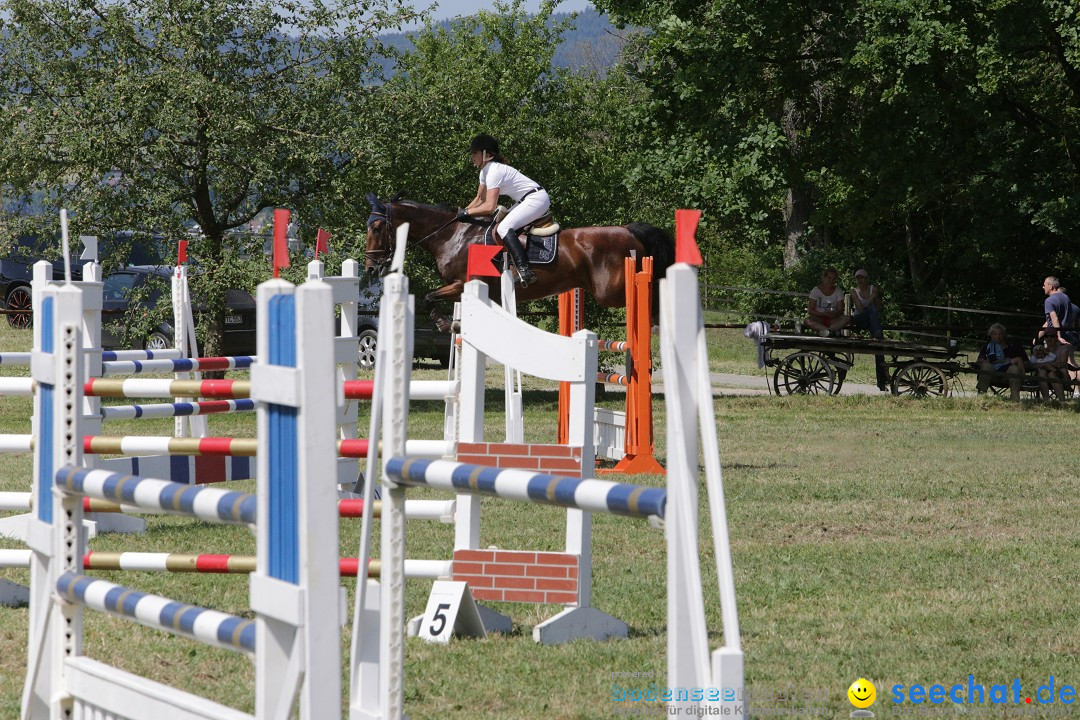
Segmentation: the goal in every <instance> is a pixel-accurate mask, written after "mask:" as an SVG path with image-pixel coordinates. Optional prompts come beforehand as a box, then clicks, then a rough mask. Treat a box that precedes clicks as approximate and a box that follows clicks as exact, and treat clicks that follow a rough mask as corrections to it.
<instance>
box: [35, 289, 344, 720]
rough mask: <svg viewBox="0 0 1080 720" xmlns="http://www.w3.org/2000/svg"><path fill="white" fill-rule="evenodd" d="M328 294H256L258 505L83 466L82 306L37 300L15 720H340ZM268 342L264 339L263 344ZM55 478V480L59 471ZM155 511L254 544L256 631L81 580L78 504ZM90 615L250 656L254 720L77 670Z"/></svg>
mask: <svg viewBox="0 0 1080 720" xmlns="http://www.w3.org/2000/svg"><path fill="white" fill-rule="evenodd" d="M331 298H332V296H331V293H330V288H329V286H327V285H325V284H324V283H321V282H312V283H307V284H305V286H304V287H302V288H299V289H294V288H293V287H292V286H291V285H289V284H288V283H285V282H283V281H272V282H270V283H265V284H264V285H263V286H261V287H260V289H259V323H260V328H259V346H260V347H259V350H260V357H261V358H265V360H262V361H260V362H259V363H256V364H255V365H254V366H253V367H252V375H253V380H252V383H251V387H250V390H251V395H252V399H253V400H255V402H256V404H257V408H258V410H257V412H258V432H257V437H258V439H259V443H260V445H261V446H262V448H263V449H264V450H265V451H264V452H260V454H259V460H258V473H257V493H256V494H255V495H254V496H252V495H248V494H245V493H237V492H231V491H226V490H220V489H216V488H208V487H200V486H191V485H185V484H182V483H174V482H170V481H166V480H158V479H153V478H142V477H131V476H123V475H118V474H116V473H112V472H108V471H104V470H95V469H88V468H85V467H83V466H82V438H81V437H79V433H78V432H75V431H74V430H75V429H76V428H78V421H79V413H80V410H81V404H82V389H83V383H82V378H83V372H82V367H81V365H82V362H83V359H84V356H83V353H82V352H81V350H80V346H81V341H80V338H79V319H80V315H81V300H82V293H81V292H80V290H79V289H78V288H76V287H74V286H72V285H70V284H69V285H65V286H62V287H50V288H48V289H46V290H45V291H44V298H43V310H44V312H43V313H42V316H43V323H41V326H42V331H43V332H44V333H45V342H43V343H42V344H41V345H40V346H39V347H40V348H41V349H40V350H38V351H35V354H34V359H33V364H32V370H33V374H34V378H35V380H36V382H37V386H38V402H39V406H40V409H41V415H40V418H41V419H40V423H39V429H40V441H39V442H38V443H37V447H36V448H35V453H34V462H35V478H36V486H35V489H34V496H33V497H34V503H33V506H34V507H33V514H32V517H31V520H30V527H29V533H28V534H29V537H28V543H27V544H28V545H29V546H30V552H31V557H30V573H31V596H32V597H31V606H30V650H29V653H28V665H27V676H26V683H25V685H24V689H23V696H22V715H21V717H22V718H23V720H38V719H39V718H41V719H44V718H49V719H51V720H60V719H61V718H67V717H75V718H90V717H93V718H102V719H107V720H120V719H122V718H131V719H132V720H136V719H139V720H142V719H144V718H152V717H162V718H166V717H167V718H170V720H173V719H177V720H210V719H211V718H212V719H214V720H241V719H242V718H244V719H247V720H251V719H252V718H260V719H265V720H270V719H271V718H273V719H274V720H278V719H284V718H290V717H294V716H295V717H299V718H300V719H301V720H316V719H318V720H322V719H324V718H328V719H330V720H332V719H333V718H338V717H340V714H341V708H340V699H341V685H340V677H341V657H340V653H339V644H340V629H339V624H338V620H339V617H340V612H341V608H340V606H339V602H340V588H339V573H338V569H339V558H338V511H337V497H336V489H335V488H334V486H333V485H332V484H331V483H327V482H326V477H327V476H332V475H333V473H334V471H335V464H336V459H335V458H336V453H335V437H334V435H335V433H334V427H335V425H334V415H335V403H334V402H326V398H328V397H329V398H334V397H335V396H336V395H337V396H339V395H340V390H338V391H337V393H335V387H334V376H333V373H328V372H325V371H324V367H323V364H324V362H325V360H324V358H328V357H332V349H333V335H332V332H331V331H332V328H331V326H330V323H329V322H328V321H325V320H326V319H327V318H329V317H330V316H331V310H332V307H331ZM271 328H273V332H272V335H271V331H270V329H271ZM55 468H59V471H58V472H56V471H54V469H55ZM88 497H89V498H95V499H106V500H110V501H117V502H120V503H123V504H124V505H132V506H136V507H139V508H144V509H147V510H150V511H156V512H160V511H162V510H166V511H169V512H175V513H180V514H185V515H189V516H193V517H197V518H200V519H203V520H206V521H212V522H227V523H234V524H240V525H242V526H247V527H250V526H252V525H254V529H255V532H256V560H255V569H254V572H252V573H251V576H250V588H251V590H250V604H251V608H252V611H253V615H254V619H245V618H238V617H234V616H231V615H227V614H225V613H219V612H217V611H214V610H207V609H203V608H195V607H192V606H190V605H187V604H186V603H183V602H178V601H174V600H170V599H168V598H161V597H158V596H155V595H148V594H143V593H139V592H136V591H133V590H129V589H127V588H124V587H121V586H119V585H114V584H113V583H109V582H106V581H104V580H99V579H96V578H91V577H88V576H86V575H84V574H83V564H82V563H83V558H84V556H85V555H86V553H87V548H86V533H85V531H84V529H83V525H82V514H83V503H84V501H85V500H86V499H87V498H88ZM86 608H90V609H95V610H100V611H103V612H107V613H110V614H114V615H117V616H120V617H124V618H128V619H131V620H135V621H136V622H139V623H141V624H144V625H147V626H150V627H154V628H158V629H161V630H164V631H167V632H173V633H179V634H182V635H185V636H187V637H189V638H192V639H195V640H197V641H199V642H203V643H208V644H211V645H215V646H218V647H223V648H226V649H230V650H236V651H239V652H243V653H247V654H251V655H253V656H254V661H255V678H256V686H255V715H254V716H252V715H249V714H247V713H243V712H239V711H237V710H234V709H232V708H229V707H226V706H224V705H221V704H220V703H217V702H215V701H213V700H210V699H207V698H202V697H199V696H196V695H193V694H191V693H187V692H184V691H181V690H179V689H177V688H172V687H169V686H167V685H164V684H161V683H157V682H153V681H150V680H148V679H146V678H141V677H139V676H136V675H133V674H131V673H128V672H125V671H123V670H120V669H119V668H116V667H113V666H110V665H107V664H105V663H102V662H99V661H97V660H93V659H91V658H88V657H85V656H84V654H83V649H82V644H83V632H82V614H83V612H84V610H85V609H86Z"/></svg>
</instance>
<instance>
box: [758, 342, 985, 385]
mask: <svg viewBox="0 0 1080 720" xmlns="http://www.w3.org/2000/svg"><path fill="white" fill-rule="evenodd" d="M760 341H761V344H762V347H763V348H764V351H765V352H764V361H765V364H766V365H767V366H768V367H771V368H775V371H774V372H773V388H774V389H775V390H776V394H777V395H796V394H798V395H817V394H822V395H824V394H828V395H836V394H837V393H839V392H840V388H841V387H843V385H844V378H845V377H847V372H848V370H849V369H851V366H852V365H853V364H854V362H855V355H870V356H873V355H882V356H884V358H885V367H886V369H887V370H888V372H889V386H890V388H891V390H892V393H893V395H911V396H916V397H922V396H926V395H941V396H944V395H948V394H949V386H950V383H951V381H952V380H953V379H954V378H956V376H957V375H959V374H960V373H961V372H967V371H969V370H970V369H971V367H970V365H969V364H968V363H966V362H960V361H958V360H957V359H956V357H957V355H958V350H957V347H956V341H955V340H950V341H949V344H948V345H945V346H940V345H939V346H935V345H919V344H914V343H909V342H903V341H899V340H875V339H869V338H867V339H863V338H857V337H818V336H816V335H783V334H771V333H770V334H768V335H765V336H764V337H763V338H761V340H760Z"/></svg>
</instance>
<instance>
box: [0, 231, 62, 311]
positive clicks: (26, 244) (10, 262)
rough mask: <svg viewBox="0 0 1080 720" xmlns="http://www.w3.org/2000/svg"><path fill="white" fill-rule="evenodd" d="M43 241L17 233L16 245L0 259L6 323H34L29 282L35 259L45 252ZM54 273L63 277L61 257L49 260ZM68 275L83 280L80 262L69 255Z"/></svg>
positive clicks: (0, 292) (0, 302)
mask: <svg viewBox="0 0 1080 720" xmlns="http://www.w3.org/2000/svg"><path fill="white" fill-rule="evenodd" d="M44 254H45V251H44V248H43V247H42V242H41V241H40V240H39V239H38V238H37V237H36V236H34V235H20V236H19V238H18V239H17V240H16V242H15V246H14V247H13V248H12V249H11V251H10V252H9V253H8V254H7V255H6V256H5V257H4V258H3V259H0V306H2V309H3V310H4V311H5V313H6V315H7V321H8V325H10V326H11V327H13V328H18V329H20V330H25V329H27V328H29V327H31V326H32V325H33V323H34V315H33V303H32V300H31V299H32V297H33V296H32V294H31V291H30V283H31V282H32V281H33V279H34V263H36V262H38V261H39V260H41V259H42V257H43V256H44ZM52 266H53V277H54V278H62V277H64V261H63V260H62V259H57V260H53V261H52ZM71 279H72V280H82V265H81V264H79V262H78V261H77V260H76V259H75V258H72V262H71Z"/></svg>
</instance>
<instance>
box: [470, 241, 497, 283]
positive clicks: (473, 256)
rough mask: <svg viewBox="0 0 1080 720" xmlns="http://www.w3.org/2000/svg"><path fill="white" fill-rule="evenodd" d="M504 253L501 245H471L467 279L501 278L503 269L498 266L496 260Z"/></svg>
mask: <svg viewBox="0 0 1080 720" xmlns="http://www.w3.org/2000/svg"><path fill="white" fill-rule="evenodd" d="M502 253H503V248H502V246H501V245H470V246H469V267H468V272H467V273H466V277H468V278H471V277H473V276H478V277H484V276H489V277H499V276H500V275H501V274H502V268H501V267H499V265H498V264H496V258H499V257H500V256H501V255H502Z"/></svg>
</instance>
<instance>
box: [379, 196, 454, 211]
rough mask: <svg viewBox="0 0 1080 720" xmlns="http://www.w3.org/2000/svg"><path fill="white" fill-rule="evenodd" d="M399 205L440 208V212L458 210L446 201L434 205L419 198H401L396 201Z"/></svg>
mask: <svg viewBox="0 0 1080 720" xmlns="http://www.w3.org/2000/svg"><path fill="white" fill-rule="evenodd" d="M394 202H396V203H397V204H398V205H408V206H409V207H413V208H416V209H418V210H438V211H440V212H454V211H455V210H457V208H455V207H454V206H453V205H447V204H446V203H440V204H439V205H432V204H430V203H422V202H420V201H419V200H405V199H399V200H396V201H394Z"/></svg>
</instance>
